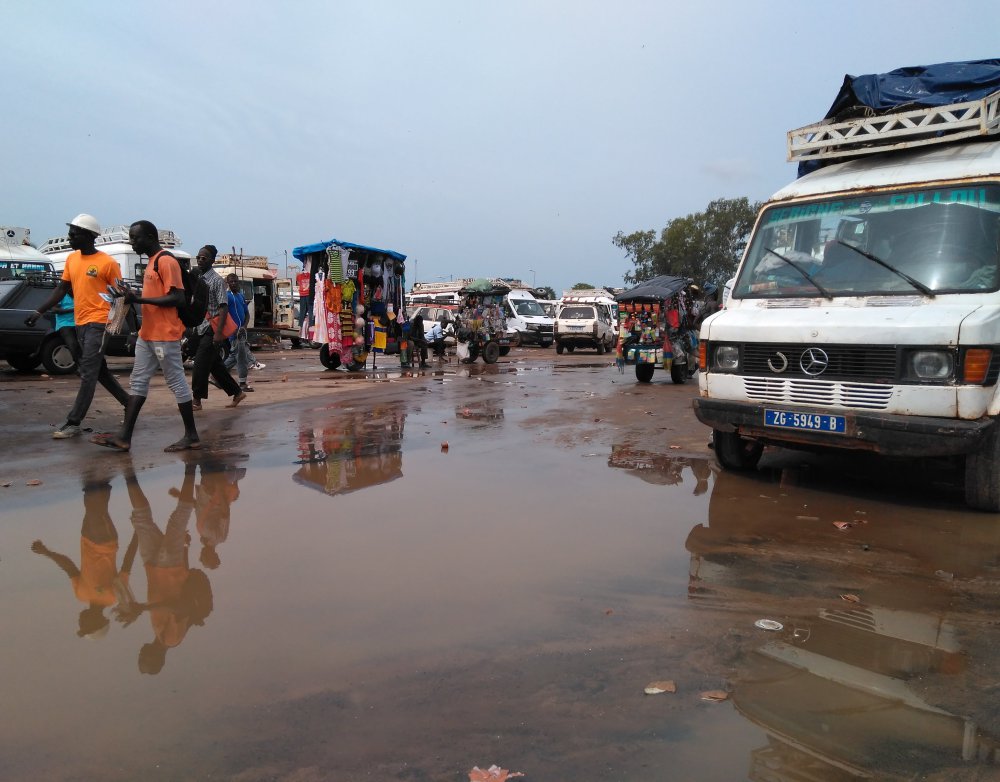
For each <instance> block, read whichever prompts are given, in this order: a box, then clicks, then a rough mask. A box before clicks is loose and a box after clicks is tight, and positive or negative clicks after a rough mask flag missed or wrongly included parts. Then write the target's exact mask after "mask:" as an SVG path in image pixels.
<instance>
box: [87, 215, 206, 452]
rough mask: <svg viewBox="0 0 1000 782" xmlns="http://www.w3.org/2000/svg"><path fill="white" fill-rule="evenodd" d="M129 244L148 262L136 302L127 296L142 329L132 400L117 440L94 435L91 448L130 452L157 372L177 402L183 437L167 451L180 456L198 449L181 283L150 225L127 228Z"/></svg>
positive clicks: (172, 260) (130, 293)
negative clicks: (181, 311) (181, 309)
mask: <svg viewBox="0 0 1000 782" xmlns="http://www.w3.org/2000/svg"><path fill="white" fill-rule="evenodd" d="M128 236H129V243H130V244H131V245H132V249H133V250H135V252H137V253H138V254H139V255H146V256H148V257H149V263H148V264H147V265H146V271H145V273H144V274H143V279H142V295H141V296H138V297H137V296H136V295H135V293H134V292H133V291H131V290H129V291H127V292H126V293H125V301H126V302H127V303H129V304H132V303H134V302H138V303H140V304H142V326H141V327H140V329H139V338H138V339H137V341H136V344H135V361H134V362H133V364H132V377H131V379H130V381H129V383H130V390H131V394H130V395H129V398H128V404H127V405H126V406H125V421H124V423H123V425H122V429H121V431H120V432H119V433H118V434H117V435H114V434H97V435H94V436H93V437H92V438H91V442H94V443H96V444H97V445H103V446H105V447H106V448H113V449H114V450H117V451H127V450H129V448H131V446H132V431H133V430H134V429H135V424H136V421H138V420H139V412H140V411H141V410H142V406H143V405H144V404H145V403H146V396H147V395H148V394H149V381H150V380H152V378H153V375H154V374H156V371H157V369H162V370H163V379H164V380H165V381H166V384H167V387H168V388H169V389H170V390H171V391H172V392H173V394H174V398H175V399H176V400H177V409H178V410H179V411H180V414H181V420H183V421H184V436H183V437H182V438H181V439H180V440H178V441H177V442H175V443H174V444H172V445H168V446H167V447H166V448H165V449H164V450H165V451H184V450H188V449H192V450H193V449H197V448H201V440H199V438H198V430H197V428H196V427H195V424H194V411H193V406H192V402H191V387H190V386H189V385H188V382H187V376H186V375H185V374H184V359H183V358H182V357H181V337H182V336H184V324H183V323H182V322H181V319H180V316H179V315H178V314H177V306H178V305H182V304H184V302H185V299H184V281H183V280H182V279H181V267H180V266H179V265H178V264H177V259H176V258H174V256H173V255H171V254H170V253H168V252H166V251H165V250H164V249H163V248H162V247H161V246H160V235H159V232H158V231H157V230H156V226H155V225H153V224H152V223H151V222H149V221H148V220H139V221H137V222H134V223H132V225H131V226H129V231H128Z"/></svg>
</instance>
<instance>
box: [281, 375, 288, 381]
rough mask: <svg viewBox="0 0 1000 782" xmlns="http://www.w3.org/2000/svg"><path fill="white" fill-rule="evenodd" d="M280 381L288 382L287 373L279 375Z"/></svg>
mask: <svg viewBox="0 0 1000 782" xmlns="http://www.w3.org/2000/svg"><path fill="white" fill-rule="evenodd" d="M281 382H282V383H287V382H288V375H282V376H281Z"/></svg>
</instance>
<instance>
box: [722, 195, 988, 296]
mask: <svg viewBox="0 0 1000 782" xmlns="http://www.w3.org/2000/svg"><path fill="white" fill-rule="evenodd" d="M998 244H1000V186H996V185H969V186H964V187H944V188H930V189H919V190H902V191H900V190H893V191H891V192H872V193H865V194H864V195H859V196H856V197H844V196H840V197H837V198H830V199H825V200H819V201H811V202H808V203H801V204H795V205H794V206H780V205H776V206H772V207H770V208H769V209H767V210H766V211H765V212H764V214H763V215H761V219H760V221H759V222H758V224H757V229H756V231H755V233H754V236H753V238H752V239H751V243H750V249H749V250H748V252H747V258H746V262H745V263H744V264H743V266H742V268H741V270H740V274H739V277H738V278H737V280H736V285H735V287H734V288H733V296H734V297H736V298H802V297H810V298H811V297H824V296H831V297H832V296H859V295H890V296H892V295H895V296H902V295H913V294H920V293H921V292H923V293H930V294H933V293H971V292H982V291H995V290H997V288H998V287H1000V259H998Z"/></svg>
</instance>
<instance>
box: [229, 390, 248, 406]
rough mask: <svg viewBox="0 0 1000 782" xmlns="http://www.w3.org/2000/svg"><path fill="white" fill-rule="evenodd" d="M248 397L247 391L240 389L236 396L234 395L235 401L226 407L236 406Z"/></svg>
mask: <svg viewBox="0 0 1000 782" xmlns="http://www.w3.org/2000/svg"><path fill="white" fill-rule="evenodd" d="M246 398H247V395H246V392H245V391H240V392H239V393H238V394H237V395H236V396H234V397H233V401H232V402H230V403H229V404H228V405H226V407H236V405H238V404H239V403H240V402H242V401H243V400H244V399H246Z"/></svg>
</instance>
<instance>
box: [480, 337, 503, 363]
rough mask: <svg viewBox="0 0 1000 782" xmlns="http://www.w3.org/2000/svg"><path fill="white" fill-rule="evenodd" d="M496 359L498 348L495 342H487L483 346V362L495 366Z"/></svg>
mask: <svg viewBox="0 0 1000 782" xmlns="http://www.w3.org/2000/svg"><path fill="white" fill-rule="evenodd" d="M498 358H500V346H499V345H498V344H497V343H496V342H487V343H486V344H485V345H483V361H485V362H486V363H487V364H495V363H497V359H498Z"/></svg>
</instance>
